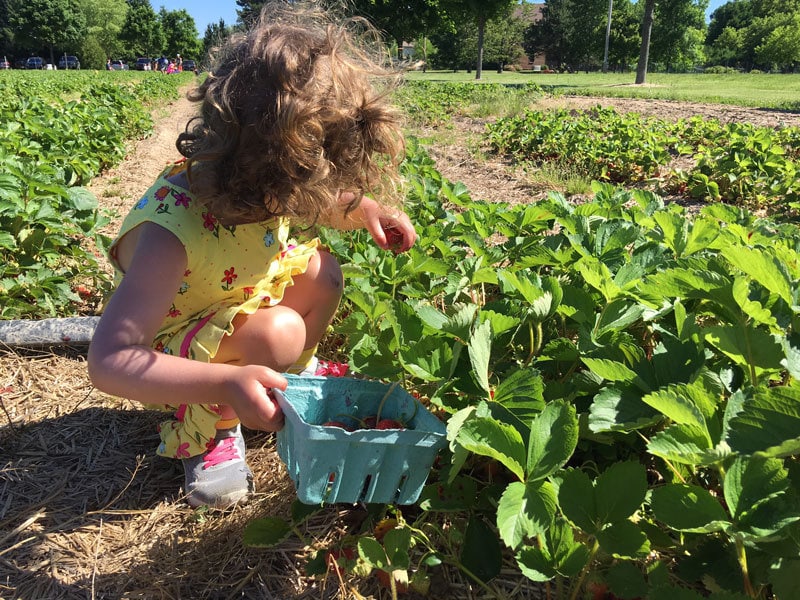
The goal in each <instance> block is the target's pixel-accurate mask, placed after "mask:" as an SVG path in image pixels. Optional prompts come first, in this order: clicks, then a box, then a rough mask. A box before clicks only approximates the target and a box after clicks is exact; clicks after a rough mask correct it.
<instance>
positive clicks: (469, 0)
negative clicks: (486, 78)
mask: <svg viewBox="0 0 800 600" xmlns="http://www.w3.org/2000/svg"><path fill="white" fill-rule="evenodd" d="M515 2H516V0H446V2H445V3H444V4H443V6H444V8H445V10H447V11H448V12H454V13H459V12H461V11H464V12H465V13H466V14H467V15H468V16H469V17H470V18H471V19H472V20H473V21H474V23H475V25H476V26H477V29H478V48H477V53H478V56H477V59H476V61H475V79H480V78H481V72H482V71H483V50H484V37H485V34H486V23H487V22H488V21H489V20H490V19H492V18H493V17H496V16H497V15H499V14H501V13H502V12H503V11H505V10H508V8H509V7H510V6H511V5H512V4H514V3H515Z"/></svg>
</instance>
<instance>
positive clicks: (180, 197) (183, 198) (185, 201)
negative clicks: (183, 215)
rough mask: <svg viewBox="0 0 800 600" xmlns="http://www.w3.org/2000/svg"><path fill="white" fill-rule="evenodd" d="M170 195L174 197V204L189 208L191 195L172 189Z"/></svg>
mask: <svg viewBox="0 0 800 600" xmlns="http://www.w3.org/2000/svg"><path fill="white" fill-rule="evenodd" d="M172 197H173V198H175V206H183V207H184V208H189V204H190V203H191V201H192V198H191V196H189V195H188V194H184V193H183V192H179V191H178V190H172Z"/></svg>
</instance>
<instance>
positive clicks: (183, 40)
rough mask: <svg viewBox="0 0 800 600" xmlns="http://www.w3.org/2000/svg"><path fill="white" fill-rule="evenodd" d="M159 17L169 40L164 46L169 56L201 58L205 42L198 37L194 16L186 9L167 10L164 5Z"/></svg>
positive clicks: (165, 35)
mask: <svg viewBox="0 0 800 600" xmlns="http://www.w3.org/2000/svg"><path fill="white" fill-rule="evenodd" d="M158 17H159V19H160V21H161V29H162V30H163V32H164V37H165V38H166V40H167V41H166V46H165V47H164V51H165V52H166V54H167V56H177V55H179V54H180V55H181V56H183V57H187V58H194V59H199V58H200V53H201V52H202V48H203V44H202V42H201V41H200V39H199V38H198V34H197V25H195V22H194V18H192V16H191V15H190V14H189V13H188V12H187V11H186V10H184V9H180V10H166V9H165V8H164V7H163V6H162V7H161V10H160V11H159V13H158Z"/></svg>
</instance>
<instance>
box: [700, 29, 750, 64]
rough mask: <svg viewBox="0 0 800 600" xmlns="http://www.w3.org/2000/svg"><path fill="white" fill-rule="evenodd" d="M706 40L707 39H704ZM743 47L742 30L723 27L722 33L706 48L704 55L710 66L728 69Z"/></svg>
mask: <svg viewBox="0 0 800 600" xmlns="http://www.w3.org/2000/svg"><path fill="white" fill-rule="evenodd" d="M706 39H708V37H706ZM743 45H744V33H743V30H742V29H735V28H733V27H725V28H724V29H723V30H722V32H720V34H719V35H718V36H717V37H716V39H714V41H713V43H712V44H711V45H710V46H708V49H707V51H706V54H707V56H708V60H709V62H710V63H711V64H715V65H724V66H726V67H730V66H731V63H732V62H735V61H736V59H737V57H738V56H739V55H740V54H741V51H742V46H743Z"/></svg>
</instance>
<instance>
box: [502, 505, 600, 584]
mask: <svg viewBox="0 0 800 600" xmlns="http://www.w3.org/2000/svg"><path fill="white" fill-rule="evenodd" d="M543 542H544V543H543V544H542V546H541V547H540V548H536V547H527V548H525V549H523V550H522V551H521V552H519V553H518V554H517V564H518V565H519V567H520V570H521V571H522V574H523V575H525V576H526V577H527V578H529V579H531V580H533V581H548V580H550V579H553V578H554V577H555V576H556V575H559V574H560V575H563V576H564V577H575V576H577V575H578V573H580V572H581V570H582V569H583V568H584V567H585V566H586V563H587V562H588V560H589V548H588V547H587V546H586V545H585V544H582V543H580V542H576V541H575V537H574V534H573V530H572V527H571V526H570V525H569V524H568V523H567V522H566V521H564V520H563V519H560V520H557V521H556V522H555V523H553V525H551V526H550V529H549V530H548V531H547V533H546V535H545V536H544V539H543Z"/></svg>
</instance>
